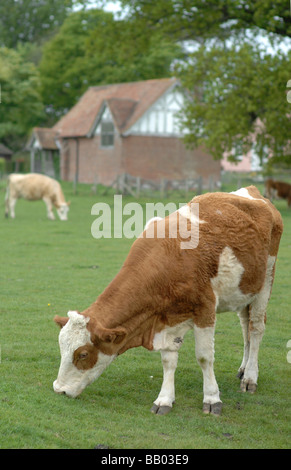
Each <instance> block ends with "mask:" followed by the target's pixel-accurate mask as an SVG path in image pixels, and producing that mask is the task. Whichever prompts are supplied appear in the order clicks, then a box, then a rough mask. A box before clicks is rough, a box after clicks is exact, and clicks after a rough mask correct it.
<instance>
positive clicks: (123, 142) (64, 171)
mask: <svg viewBox="0 0 291 470" xmlns="http://www.w3.org/2000/svg"><path fill="white" fill-rule="evenodd" d="M65 148H67V150H65V151H63V152H62V156H61V175H62V179H65V180H69V181H73V180H74V178H75V171H76V152H77V146H76V140H75V139H68V140H67V145H66V147H65ZM122 173H128V174H130V175H133V176H140V177H142V178H146V179H151V180H160V179H161V178H166V179H185V178H197V177H199V176H202V177H203V180H204V184H206V185H207V184H208V180H209V178H210V177H211V178H212V181H213V182H214V181H219V180H220V162H218V161H214V160H213V158H212V157H211V155H209V154H207V153H206V152H203V150H202V149H201V148H199V149H196V150H189V149H186V147H185V145H184V144H183V142H182V141H181V140H180V139H178V138H174V137H146V136H128V137H120V136H118V135H116V136H115V142H114V147H113V148H102V147H101V146H100V136H94V137H93V138H85V137H84V138H79V182H81V183H94V182H95V181H97V182H99V183H102V184H104V185H110V184H112V183H113V181H114V180H115V179H116V176H117V175H119V174H122Z"/></svg>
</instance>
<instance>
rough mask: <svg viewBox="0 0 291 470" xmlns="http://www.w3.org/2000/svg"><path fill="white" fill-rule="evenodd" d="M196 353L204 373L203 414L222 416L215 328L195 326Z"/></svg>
mask: <svg viewBox="0 0 291 470" xmlns="http://www.w3.org/2000/svg"><path fill="white" fill-rule="evenodd" d="M194 336H195V353H196V358H197V361H198V364H199V365H200V367H201V369H202V373H203V395H204V396H203V412H204V413H207V414H208V413H211V414H214V415H220V414H221V410H222V402H221V400H220V398H219V389H218V385H217V382H216V379H215V375H214V370H213V363H214V326H213V327H212V326H211V327H205V328H199V327H198V326H196V325H194Z"/></svg>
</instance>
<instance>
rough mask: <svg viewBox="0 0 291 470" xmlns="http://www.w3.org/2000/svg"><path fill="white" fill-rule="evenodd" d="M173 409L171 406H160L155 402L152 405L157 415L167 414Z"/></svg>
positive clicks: (152, 411)
mask: <svg viewBox="0 0 291 470" xmlns="http://www.w3.org/2000/svg"><path fill="white" fill-rule="evenodd" d="M171 409H172V407H171V406H158V405H156V404H155V403H154V404H153V406H152V407H151V413H153V414H156V415H167V414H168V413H170V411H171Z"/></svg>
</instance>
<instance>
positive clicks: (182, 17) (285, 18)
mask: <svg viewBox="0 0 291 470" xmlns="http://www.w3.org/2000/svg"><path fill="white" fill-rule="evenodd" d="M120 1H121V4H122V5H123V6H124V7H125V6H126V7H127V8H129V15H130V16H132V17H136V18H139V19H140V20H141V21H143V22H144V24H147V25H148V26H152V27H158V28H161V29H163V30H164V31H167V32H168V33H169V34H171V35H174V36H175V37H176V38H178V39H182V40H183V39H184V40H185V39H197V38H201V37H202V38H207V37H208V38H209V37H219V36H220V37H225V36H226V34H228V35H229V34H231V33H233V32H234V31H238V30H246V29H249V28H261V29H264V30H266V31H268V32H271V33H275V34H278V35H280V36H284V37H291V16H290V4H289V2H288V1H286V0H276V2H274V1H273V0H260V1H258V0H208V1H205V0H180V1H176V0H120ZM99 3H101V4H104V3H106V2H104V1H102V0H100V1H99Z"/></svg>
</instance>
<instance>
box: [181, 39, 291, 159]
mask: <svg viewBox="0 0 291 470" xmlns="http://www.w3.org/2000/svg"><path fill="white" fill-rule="evenodd" d="M290 58H291V53H290V54H288V55H287V56H286V55H284V54H276V55H271V54H266V53H265V52H264V51H262V50H261V49H260V48H258V47H256V46H251V45H249V44H244V45H242V46H237V45H233V46H232V47H230V48H229V49H227V50H226V49H225V48H223V47H213V48H211V49H210V50H208V49H207V48H206V47H201V48H200V49H199V50H198V51H197V52H195V53H194V54H193V55H192V63H191V65H190V66H180V67H179V70H177V72H178V73H179V75H180V77H181V81H182V84H183V85H184V87H185V88H187V89H188V90H189V92H190V95H191V99H190V100H188V101H187V105H186V107H185V109H184V111H183V113H182V115H181V117H182V120H181V123H182V126H183V127H185V128H186V129H187V133H186V137H185V140H186V142H187V143H189V144H194V145H195V146H198V145H201V144H204V145H206V147H207V148H208V149H209V150H210V151H211V152H212V154H213V156H214V157H215V158H222V156H223V153H224V152H229V155H230V157H231V158H232V159H234V160H235V159H236V157H238V156H240V155H242V153H245V152H246V151H248V150H250V148H252V147H253V146H255V150H256V152H257V153H258V155H259V156H260V157H261V158H263V157H264V156H266V154H267V153H268V152H270V151H271V152H272V154H273V155H275V156H276V157H282V156H283V155H289V154H291V152H290V147H289V145H288V142H289V139H290V125H291V117H290V109H289V107H290V105H289V103H288V102H287V99H286V83H287V80H288V78H289V77H290V76H291V63H290ZM270 84H272V86H270Z"/></svg>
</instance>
